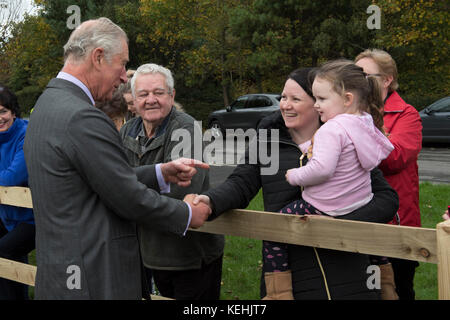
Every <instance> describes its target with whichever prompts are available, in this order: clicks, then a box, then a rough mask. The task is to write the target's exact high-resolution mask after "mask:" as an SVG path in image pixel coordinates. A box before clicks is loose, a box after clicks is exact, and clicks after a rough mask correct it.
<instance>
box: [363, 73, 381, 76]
mask: <svg viewBox="0 0 450 320" xmlns="http://www.w3.org/2000/svg"><path fill="white" fill-rule="evenodd" d="M367 77H384V74H381V73H367Z"/></svg>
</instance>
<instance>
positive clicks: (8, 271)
mask: <svg viewBox="0 0 450 320" xmlns="http://www.w3.org/2000/svg"><path fill="white" fill-rule="evenodd" d="M0 203H2V204H8V205H15V206H20V207H27V208H32V201H31V193H30V190H29V189H28V188H21V187H0ZM194 231H198V232H209V233H215V234H224V235H232V236H239V237H246V238H252V239H259V240H263V239H264V240H272V241H278V242H284V243H290V244H297V245H306V246H312V247H317V248H327V249H333V250H340V251H348V252H358V253H366V254H373V255H380V256H386V257H395V258H401V259H408V260H415V261H421V262H429V263H436V264H437V265H438V287H439V299H446V300H449V299H450V221H445V222H441V223H439V224H438V225H437V226H436V229H430V228H416V227H404V226H394V225H388V224H379V223H370V222H359V221H348V220H337V219H329V218H324V217H320V216H308V217H302V216H295V215H286V214H280V213H272V212H262V211H251V210H231V211H228V212H226V213H224V214H223V215H221V216H220V217H219V218H217V219H215V220H214V221H211V222H206V223H205V225H204V226H203V227H201V228H199V229H196V230H194ZM35 274H36V267H35V266H31V265H27V264H23V263H19V262H15V261H10V260H6V259H1V258H0V277H4V278H7V279H10V280H14V281H18V282H22V283H25V284H28V285H34V279H35Z"/></svg>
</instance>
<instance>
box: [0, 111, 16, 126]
mask: <svg viewBox="0 0 450 320" xmlns="http://www.w3.org/2000/svg"><path fill="white" fill-rule="evenodd" d="M15 118H16V116H15V115H14V114H13V113H12V112H11V110H9V109H7V108H5V107H4V106H2V105H0V132H5V131H7V130H8V129H9V128H11V126H12V125H13V123H14V119H15Z"/></svg>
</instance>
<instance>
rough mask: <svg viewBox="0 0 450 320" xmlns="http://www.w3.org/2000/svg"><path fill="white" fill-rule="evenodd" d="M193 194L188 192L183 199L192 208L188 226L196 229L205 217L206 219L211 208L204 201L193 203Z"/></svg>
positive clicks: (203, 221)
mask: <svg viewBox="0 0 450 320" xmlns="http://www.w3.org/2000/svg"><path fill="white" fill-rule="evenodd" d="M195 196H196V195H195V194H188V195H186V196H185V197H184V199H183V201H184V202H186V203H189V205H190V206H191V209H192V217H191V224H190V225H189V227H190V228H193V229H196V228H199V227H201V226H202V225H203V224H204V223H205V221H206V219H208V217H209V215H210V214H211V208H210V207H209V206H207V205H206V204H204V203H198V204H194V202H193V200H194V198H195Z"/></svg>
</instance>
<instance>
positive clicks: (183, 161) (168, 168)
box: [161, 158, 209, 187]
mask: <svg viewBox="0 0 450 320" xmlns="http://www.w3.org/2000/svg"><path fill="white" fill-rule="evenodd" d="M195 168H202V169H209V165H208V164H206V163H203V162H201V161H198V160H194V159H188V158H180V159H177V160H173V161H171V162H168V163H163V164H161V173H162V175H163V177H164V180H165V181H166V182H170V183H176V184H178V185H179V186H180V187H188V186H189V185H190V184H191V179H192V177H193V176H194V175H195V174H196V173H197V169H195Z"/></svg>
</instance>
